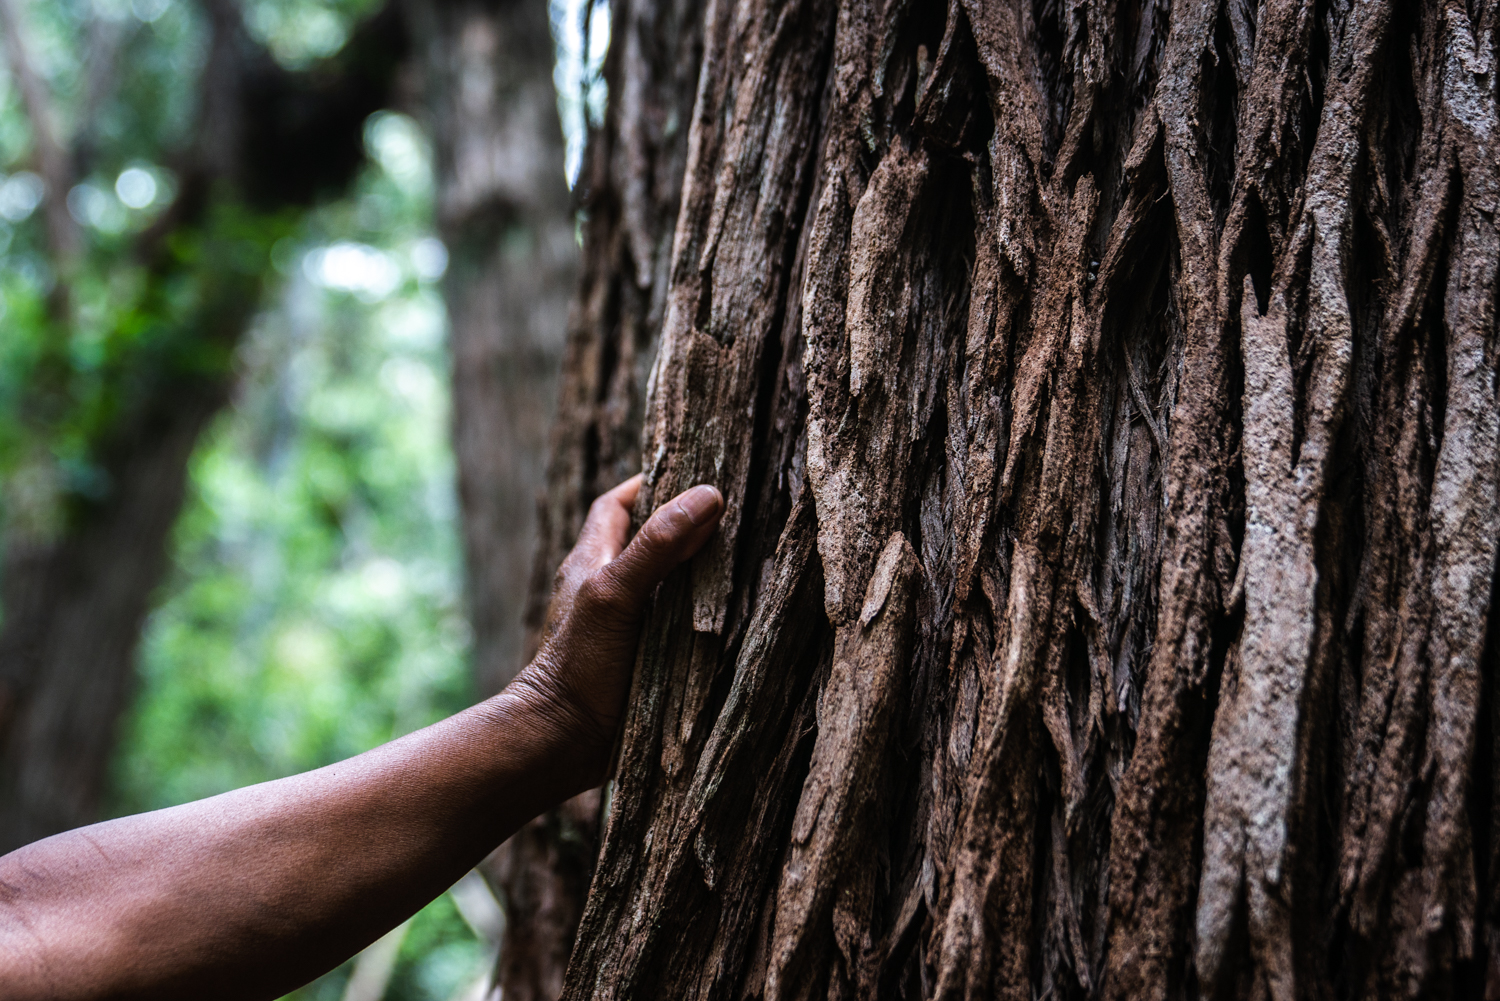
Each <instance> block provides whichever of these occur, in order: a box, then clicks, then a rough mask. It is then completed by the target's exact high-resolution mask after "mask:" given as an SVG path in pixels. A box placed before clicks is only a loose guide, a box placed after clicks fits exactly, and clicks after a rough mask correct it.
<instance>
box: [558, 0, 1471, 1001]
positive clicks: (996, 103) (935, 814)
mask: <svg viewBox="0 0 1500 1001" xmlns="http://www.w3.org/2000/svg"><path fill="white" fill-rule="evenodd" d="M634 8H635V5H634V4H632V3H629V2H624V0H622V2H617V3H616V9H615V17H616V18H617V22H616V23H617V24H618V23H621V20H622V19H623V20H624V22H625V23H629V20H628V19H629V18H630V16H631V15H630V11H631V10H633V9H634ZM1496 11H1497V7H1496V5H1494V4H1493V3H1484V2H1478V3H1468V4H1465V3H1460V2H1432V3H1418V2H1402V0H1369V2H1366V3H1362V4H1351V3H1343V2H1340V0H1326V2H1325V0H1315V2H1301V0H1287V2H1280V0H1263V2H1261V3H1258V4H1256V3H1242V2H1239V0H1222V2H1220V0H1213V2H1209V0H1202V2H1192V0H1179V2H1175V3H1171V4H1168V3H1165V2H1157V0H1143V2H1138V0H1073V2H1061V0H1059V2H1050V0H1039V2H1036V3H1025V4H1000V3H995V2H989V0H951V2H949V3H948V4H946V5H934V4H928V5H919V4H914V3H909V2H904V0H890V2H885V3H880V2H876V0H784V2H773V0H754V2H746V3H738V4H729V3H723V2H717V0H712V2H709V3H706V4H705V5H703V6H702V7H701V8H700V7H697V6H695V7H694V8H693V10H692V11H690V12H689V16H690V18H701V24H702V29H701V30H702V37H703V39H704V42H703V46H704V48H703V61H702V68H701V71H700V75H699V80H698V88H697V95H696V98H695V103H694V106H693V110H692V115H691V120H690V132H689V137H688V145H687V160H686V167H685V170H684V173H683V180H682V188H681V206H680V211H679V212H678V214H677V216H676V232H675V236H674V238H673V244H672V251H671V258H670V264H669V267H668V271H667V279H666V282H665V287H664V289H663V294H664V300H665V309H664V311H663V313H662V316H661V330H660V344H659V349H658V351H657V354H656V359H655V363H654V368H653V370H652V373H651V376H650V380H649V392H648V396H647V402H646V412H645V420H644V426H643V439H642V442H643V468H644V470H645V472H646V482H647V488H646V490H645V491H644V492H643V495H642V499H641V502H640V511H641V513H642V514H644V513H645V512H646V511H648V510H649V509H650V508H651V506H652V505H653V504H654V503H656V502H659V501H660V500H664V499H665V498H667V497H669V496H671V495H672V494H673V493H675V492H676V491H678V490H681V489H683V488H685V487H687V486H689V485H691V484H692V483H695V482H698V481H702V480H707V481H709V482H713V483H715V484H716V485H718V486H719V487H720V489H721V490H723V491H724V493H725V496H726V499H727V502H728V507H727V513H726V515H725V519H724V523H723V527H722V529H721V531H720V533H719V536H718V539H717V540H716V542H715V543H714V544H713V545H712V546H711V547H710V548H709V549H708V550H707V551H705V552H704V553H703V554H701V555H699V556H698V557H697V558H696V559H695V561H694V563H693V565H692V566H691V568H690V569H687V570H685V571H683V572H681V573H680V574H678V575H677V577H675V578H674V579H672V580H670V581H669V582H668V583H667V584H666V585H664V586H663V588H662V589H661V590H660V592H659V593H658V595H657V596H656V600H655V602H654V605H653V610H652V612H651V615H650V618H649V620H648V622H647V625H646V627H645V633H644V638H643V641H642V647H641V654H640V658H639V661H638V664H637V668H636V674H635V679H634V684H633V687H632V695H631V706H630V712H629V715H628V718H627V722H626V729H625V737H624V743H623V747H622V750H621V755H620V765H619V772H618V775H617V780H616V781H617V785H616V788H615V790H614V793H613V797H612V804H611V808H610V812H609V817H608V821H607V825H606V828H605V835H604V842H603V847H602V851H601V855H600V859H599V863H598V866H597V869H596V870H595V875H594V880H593V885H592V889H591V893H590V898H589V902H588V906H587V909H586V911H585V914H584V917H583V923H582V926H581V929H580V931H579V936H578V942H577V945H576V947H575V949H574V951H573V957H572V962H571V965H570V969H569V973H568V980H567V987H566V990H565V992H564V996H565V997H568V998H575V999H582V998H585V997H588V998H610V997H621V998H624V997H695V998H719V997H723V998H730V997H734V998H739V997H766V998H768V999H769V998H792V997H796V998H803V997H812V996H828V997H845V996H860V997H872V996H873V997H916V996H921V997H937V998H945V999H947V998H981V997H983V998H988V997H1004V998H1012V997H1013V998H1022V999H1031V998H1037V997H1057V996H1063V997H1101V998H1153V997H1155V998H1198V997H1202V998H1209V997H1214V998H1226V997H1227V998H1246V999H1261V998H1274V999H1278V1001H1279V999H1294V998H1304V997H1306V998H1314V997H1316V998H1329V997H1450V996H1462V997H1479V996H1485V997H1500V892H1497V887H1500V825H1496V824H1495V823H1494V822H1493V820H1492V817H1493V812H1494V800H1495V796H1496V793H1497V789H1496V787H1495V784H1494V783H1495V775H1496V770H1495V767H1494V754H1495V751H1496V746H1495V741H1496V739H1497V738H1496V736H1495V735H1496V734H1497V733H1500V729H1497V720H1496V719H1495V718H1494V714H1495V712H1496V709H1495V706H1496V701H1495V699H1494V695H1493V690H1492V685H1491V678H1492V674H1493V667H1494V659H1495V643H1494V639H1493V637H1492V636H1491V635H1490V630H1489V626H1490V622H1491V618H1492V607H1491V593H1492V590H1493V586H1494V581H1495V570H1496V566H1495V563H1496V546H1497V541H1500V524H1497V519H1500V496H1497V492H1500V485H1497V468H1496V463H1497V458H1500V400H1497V398H1496V394H1497V392H1500V390H1497V388H1496V387H1497V385H1500V372H1497V364H1500V345H1497V340H1496V323H1495V312H1496V308H1497V292H1500V286H1497V283H1496V274H1495V272H1496V268H1497V262H1500V233H1497V231H1496V226H1497V217H1500V216H1497V214H1500V187H1497V171H1500V155H1497V154H1500V150H1497V148H1496V143H1497V141H1500V119H1497V114H1496V100H1497V85H1500V83H1497V81H1500V72H1497V69H1496V65H1497V64H1496V40H1495V39H1496V34H1495V32H1496V27H1497V26H1496V20H1497V14H1496ZM619 37H620V36H617V44H619ZM614 73H615V75H614V76H611V77H610V82H611V85H612V87H617V86H618V83H617V81H621V80H623V79H624V77H623V75H622V74H621V73H620V69H619V64H618V63H617V64H616V66H615V70H614ZM618 93H619V92H618V90H612V94H616V95H618ZM610 128H611V129H616V130H618V128H619V126H618V125H617V124H616V125H612V126H610ZM613 134H614V135H619V134H620V133H619V132H618V131H616V132H614V133H613ZM659 162H660V161H653V160H651V159H649V158H648V159H646V160H642V161H639V162H638V163H637V165H636V166H635V167H634V168H633V169H634V170H637V171H642V172H649V171H650V170H652V169H653V168H656V167H657V165H658V164H659ZM648 176H649V175H648ZM586 267H587V268H592V269H599V268H604V269H608V268H611V267H614V268H616V269H618V272H617V273H619V274H622V275H627V276H628V274H629V272H626V271H624V269H623V268H621V266H620V262H619V261H618V259H617V258H614V257H611V256H610V255H609V254H608V253H606V252H605V251H604V250H603V249H602V247H601V245H600V244H599V243H597V242H595V243H593V244H591V245H590V246H589V247H587V248H586ZM591 273H594V272H591ZM616 280H617V281H618V280H621V279H619V278H617V279H616ZM596 281H597V279H596ZM595 287H597V286H595ZM582 301H583V302H584V303H587V302H588V301H589V300H588V299H587V298H584V299H583V300H582ZM586 316H588V319H587V320H586V322H588V323H593V324H596V325H597V327H596V332H595V333H593V334H592V335H591V336H593V337H595V338H604V337H606V336H607V332H608V330H609V329H610V328H609V325H608V323H606V322H604V320H603V319H601V318H596V317H595V316H590V315H588V314H586ZM564 392H565V394H566V393H567V392H568V390H566V389H565V390H564ZM562 496H563V497H564V498H565V499H566V502H567V503H573V500H572V499H571V497H569V495H568V494H567V493H566V492H565V491H564V492H563V493H562ZM553 503H558V501H557V500H556V499H554V501H553Z"/></svg>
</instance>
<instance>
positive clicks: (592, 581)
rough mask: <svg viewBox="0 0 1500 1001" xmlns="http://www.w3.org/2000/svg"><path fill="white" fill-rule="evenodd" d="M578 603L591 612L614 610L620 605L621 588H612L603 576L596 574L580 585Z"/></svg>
mask: <svg viewBox="0 0 1500 1001" xmlns="http://www.w3.org/2000/svg"><path fill="white" fill-rule="evenodd" d="M576 600H577V603H578V604H579V606H581V607H583V608H585V609H588V610H590V611H594V612H598V611H603V610H613V609H615V608H616V607H618V606H619V604H620V596H619V588H617V587H612V586H611V585H610V582H609V581H608V580H606V579H604V575H603V574H597V573H596V574H594V575H592V576H590V577H587V578H585V579H584V580H583V581H582V582H580V583H579V585H578V592H577V599H576Z"/></svg>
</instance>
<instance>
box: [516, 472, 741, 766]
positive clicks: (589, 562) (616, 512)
mask: <svg viewBox="0 0 1500 1001" xmlns="http://www.w3.org/2000/svg"><path fill="white" fill-rule="evenodd" d="M640 487H641V477H640V476H634V477H632V478H630V479H628V480H626V481H625V482H624V483H622V484H620V485H619V486H617V487H615V488H614V489H613V490H611V491H609V492H608V493H606V494H604V495H603V496H601V497H600V498H599V499H598V500H596V501H594V505H593V507H592V508H590V509H589V516H588V519H587V520H586V521H585V522H584V525H583V530H582V531H581V532H580V533H579V534H578V544H577V545H576V546H574V547H573V551H572V552H571V553H569V554H568V557H567V559H565V560H563V563H562V566H561V567H559V568H558V571H557V578H556V580H555V581H554V583H553V587H552V604H551V606H550V607H549V608H548V611H547V623H546V627H545V629H544V630H543V634H542V645H541V649H540V650H539V651H538V652H537V655H536V659H535V660H533V661H532V662H531V663H530V664H529V665H527V667H526V668H525V670H523V671H522V672H521V673H520V674H519V675H517V676H516V679H515V680H514V681H512V682H511V683H510V685H509V687H508V688H507V689H506V692H507V693H509V694H513V695H515V696H516V697H519V698H521V699H522V700H524V701H525V702H527V703H528V706H529V708H531V709H532V710H533V711H535V712H536V713H538V714H539V715H541V716H542V717H543V718H544V719H546V720H548V721H550V724H551V726H552V727H554V728H555V729H556V730H557V731H558V732H557V733H556V734H555V736H556V737H557V738H558V739H559V741H560V745H559V746H561V747H565V748H568V750H569V754H570V757H571V756H576V758H577V765H578V767H579V768H580V769H581V771H582V774H583V779H582V781H583V782H584V783H585V784H584V785H583V786H582V788H589V787H591V786H593V785H597V784H598V783H599V782H600V781H602V780H603V779H604V777H605V771H606V769H607V768H608V767H609V754H610V751H611V749H612V748H613V745H614V739H615V733H616V732H617V731H618V730H619V728H620V719H621V716H622V714H623V713H624V709H625V696H626V694H627V693H628V692H629V690H630V675H631V671H632V670H633V669H634V667H635V649H636V640H637V638H638V636H639V633H640V619H641V612H642V611H643V610H644V608H645V605H646V601H647V599H648V598H650V597H651V592H652V591H653V589H654V588H655V587H656V585H657V584H658V583H660V582H661V580H662V579H663V578H664V577H666V576H667V574H668V573H670V572H671V571H672V570H673V569H675V568H676V567H677V566H678V565H680V564H681V563H682V562H683V561H684V560H686V559H688V558H689V557H690V556H692V555H693V554H694V553H696V552H697V551H698V550H699V548H700V547H702V545H703V543H705V542H707V541H708V539H709V537H710V536H711V535H713V533H714V529H715V528H716V527H717V526H718V523H719V518H720V516H721V515H722V514H723V512H724V498H723V496H722V495H721V494H720V493H719V491H718V490H716V489H714V488H713V487H710V486H706V485H699V486H696V487H693V488H692V489H690V490H687V491H685V492H683V493H681V494H678V495H677V496H676V497H674V498H672V500H670V501H668V502H667V503H666V504H664V505H662V506H661V507H659V508H657V510H656V513H654V514H653V515H652V516H651V517H650V519H649V520H647V522H646V524H645V525H643V526H641V530H640V531H639V532H637V533H636V536H635V538H634V539H632V540H631V541H630V544H629V545H628V546H627V545H625V540H626V537H627V536H628V534H629V532H630V508H631V505H632V504H634V503H635V498H636V494H637V493H639V492H640ZM622 547H623V550H622Z"/></svg>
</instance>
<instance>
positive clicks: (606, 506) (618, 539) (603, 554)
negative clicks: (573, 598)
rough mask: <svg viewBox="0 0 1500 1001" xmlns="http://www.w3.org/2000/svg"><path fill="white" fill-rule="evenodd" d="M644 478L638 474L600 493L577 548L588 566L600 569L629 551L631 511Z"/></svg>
mask: <svg viewBox="0 0 1500 1001" xmlns="http://www.w3.org/2000/svg"><path fill="white" fill-rule="evenodd" d="M641 479H642V476H641V474H640V473H636V474H635V475H634V476H632V477H631V478H630V479H628V480H626V481H625V482H624V483H621V484H620V485H619V486H617V487H615V488H614V489H612V490H606V491H605V492H604V493H602V494H600V495H599V496H598V497H597V498H596V499H595V500H594V503H593V505H592V506H590V507H589V516H588V518H587V519H586V520H585V521H584V523H583V528H582V529H581V530H580V531H579V532H578V543H577V544H576V545H575V546H574V547H573V552H574V553H575V554H576V555H577V556H578V557H579V558H580V559H581V561H582V563H583V564H584V566H586V567H589V568H590V569H595V570H597V569H598V568H599V567H602V566H604V564H606V563H608V562H609V561H610V560H613V559H614V558H615V557H616V556H619V555H620V550H622V549H624V548H625V540H626V539H627V538H628V537H629V536H630V509H631V506H632V505H634V504H635V498H636V495H637V494H639V493H640V492H641Z"/></svg>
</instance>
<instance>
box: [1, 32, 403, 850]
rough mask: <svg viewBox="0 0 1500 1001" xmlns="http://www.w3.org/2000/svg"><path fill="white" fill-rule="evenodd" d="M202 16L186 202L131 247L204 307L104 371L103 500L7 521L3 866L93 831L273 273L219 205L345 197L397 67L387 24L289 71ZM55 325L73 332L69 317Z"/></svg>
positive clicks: (65, 498)
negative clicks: (140, 654)
mask: <svg viewBox="0 0 1500 1001" xmlns="http://www.w3.org/2000/svg"><path fill="white" fill-rule="evenodd" d="M207 6H208V12H209V15H210V22H211V28H212V31H211V37H210V43H209V47H210V52H209V58H208V59H207V61H206V69H205V71H204V74H203V77H202V79H201V81H200V84H201V91H202V99H201V100H202V104H201V108H200V112H199V115H200V127H199V131H198V135H197V137H196V143H195V146H194V148H193V149H192V150H191V151H190V152H189V155H188V156H187V157H186V164H185V168H184V170H183V175H184V176H183V183H182V191H181V194H180V195H179V197H178V199H177V201H176V203H175V204H174V205H173V206H172V207H170V208H169V209H168V210H167V212H166V213H165V214H164V216H163V218H162V219H161V220H160V221H159V222H158V224H157V225H156V226H155V227H153V229H151V230H149V231H147V232H146V233H145V234H143V237H142V239H141V240H140V242H139V244H138V246H137V247H136V248H135V249H136V252H137V253H138V255H139V256H140V258H141V259H142V261H143V263H144V264H145V266H146V270H147V272H148V281H150V282H152V283H155V284H156V285H158V286H167V285H170V284H171V283H174V282H175V283H178V284H182V283H184V280H185V279H191V278H192V277H193V276H192V275H190V274H187V273H186V272H188V271H189V270H190V269H192V268H195V267H196V268H199V269H201V274H200V275H198V276H197V277H198V280H197V283H196V285H195V286H194V289H195V292H196V294H197V296H198V301H197V303H196V306H195V308H194V310H193V312H192V313H191V314H190V315H189V316H188V317H187V318H186V319H185V320H182V321H181V326H180V328H177V329H171V330H167V331H165V332H161V333H160V334H159V336H154V337H151V338H143V339H142V340H143V341H145V342H149V343H148V346H147V348H145V349H143V350H141V351H139V352H137V353H135V354H133V355H131V356H129V357H127V358H125V359H124V360H123V362H122V363H120V364H119V365H117V366H116V369H118V370H117V371H113V372H112V373H111V375H110V377H111V378H114V379H115V380H116V385H114V386H113V387H112V389H113V391H114V392H115V394H116V400H115V402H116V412H115V414H114V416H113V418H112V420H111V421H110V422H109V426H108V427H107V429H105V430H104V431H103V432H102V433H101V434H100V435H99V436H98V438H97V440H93V441H90V442H89V446H90V449H91V454H90V456H89V458H90V460H91V461H92V462H93V463H94V465H95V466H96V468H97V469H98V470H99V471H100V473H101V475H100V477H99V480H100V484H99V485H102V488H103V489H102V490H94V491H92V492H86V493H80V492H75V491H70V490H68V489H63V490H59V491H57V492H56V493H55V494H53V493H45V494H44V495H43V496H42V497H41V499H40V501H35V500H34V501H33V506H35V505H36V504H38V503H39V504H41V505H43V506H49V507H51V506H55V507H56V508H58V509H60V511H61V514H60V515H56V516H55V517H46V518H40V517H38V518H28V517H24V512H20V513H19V514H18V508H19V507H21V505H12V506H11V509H10V510H9V511H8V512H7V515H8V521H7V524H6V526H5V538H4V543H5V555H4V567H3V573H4V577H3V583H0V587H3V591H0V602H3V608H4V613H5V617H4V626H3V628H0V854H3V853H5V852H9V851H11V850H13V849H15V848H18V847H20V846H21V845H24V844H27V843H28V842H30V841H34V840H36V839H38V838H42V837H46V836H47V835H50V834H55V833H57V832H58V831H62V830H67V829H69V828H73V827H78V826H80V825H83V824H88V823H91V822H93V821H94V820H96V819H98V811H99V808H100V803H101V799H102V796H103V793H104V787H105V778H106V774H107V766H108V761H109V756H110V754H111V752H112V751H113V750H114V744H115V728H116V723H117V721H118V719H119V716H120V714H121V712H122V711H123V710H124V708H125V705H126V702H127V700H128V696H129V693H130V689H131V685H132V682H133V679H134V666H135V650H136V646H137V642H138V640H139V636H140V631H141V626H142V623H143V622H144V619H145V616H146V612H147V610H148V607H149V601H150V597H151V593H152V591H153V590H154V589H155V587H156V585H157V583H158V582H159V581H160V579H161V576H162V573H163V571H164V569H165V565H166V547H167V540H168V537H169V534H170V531H171V527H172V524H173V523H174V521H175V520H176V515H177V512H178V510H179V509H180V507H181V503H182V498H183V494H184V490H185V488H186V478H187V466H188V459H189V458H190V456H191V454H192V450H193V446H194V445H195V444H196V442H197V439H198V435H199V433H200V432H201V431H202V430H203V428H204V427H205V426H206V425H207V424H208V422H209V420H210V419H211V418H212V417H213V416H214V414H216V413H217V412H218V411H219V409H220V408H221V407H222V406H223V405H224V404H225V402H226V401H227V400H228V397H229V390H230V385H231V381H232V378H233V367H232V358H233V352H234V348H235V345H236V344H237V343H238V341H239V338H240V335H241V334H242V332H243V331H244V330H245V328H246V326H247V325H248V323H249V321H250V319H251V317H252V316H253V314H254V311H255V310H256V309H257V308H258V306H259V302H260V295H261V291H262V284H263V282H262V279H263V277H264V273H265V271H266V270H267V269H266V267H265V264H264V263H263V264H262V265H261V267H260V268H259V269H258V270H257V269H254V268H251V269H248V270H247V269H246V268H245V267H244V266H243V262H242V261H241V260H236V259H235V256H234V255H235V254H237V253H239V254H242V253H243V251H242V249H241V248H240V246H239V245H237V244H236V245H234V246H225V245H223V242H222V241H216V240H215V238H214V236H213V234H212V233H211V232H209V231H208V230H209V225H210V222H209V221H210V219H211V217H212V214H213V206H214V201H215V200H216V199H226V198H227V199H233V200H239V201H241V202H242V203H243V202H248V203H249V204H250V205H251V206H253V207H254V208H257V209H261V210H265V211H269V212H276V211H282V210H285V209H286V208H287V207H289V206H302V205H305V204H306V203H307V202H309V201H310V200H311V199H313V198H314V197H317V196H321V195H324V194H327V193H328V192H329V191H330V190H332V191H337V190H339V189H340V188H342V187H343V186H344V185H346V184H347V183H348V182H349V181H350V180H352V178H353V175H354V172H355V170H356V169H357V168H358V166H359V164H360V163H361V162H362V159H363V142H362V129H363V125H364V120H365V118H366V117H367V116H368V115H369V114H370V113H371V112H373V111H375V110H377V109H378V108H380V107H382V106H383V105H385V104H386V103H387V101H388V98H389V96H390V94H391V89H392V84H393V81H394V77H395V72H394V70H395V66H396V65H397V63H398V62H399V61H400V59H401V58H402V54H403V47H404V44H405V41H404V39H405V34H404V28H403V26H402V24H401V22H400V21H399V20H398V19H396V18H394V17H393V16H392V15H391V12H389V11H387V12H383V13H381V14H378V15H376V16H375V17H372V18H371V19H369V20H368V21H367V22H365V24H363V25H362V26H361V27H360V28H359V29H358V31H357V32H356V33H355V35H354V37H353V38H352V39H351V41H350V43H349V44H348V45H347V46H346V47H345V50H344V52H343V53H341V54H340V55H339V56H337V57H334V58H333V59H330V60H328V61H327V62H326V64H325V65H322V66H319V67H316V68H315V69H313V70H311V71H309V72H306V73H298V74H292V73H288V72H286V71H285V70H282V69H280V68H279V67H277V66H276V65H275V64H274V63H273V62H272V61H271V59H270V56H269V55H268V54H267V53H265V52H264V51H262V50H261V49H260V48H259V47H258V46H256V45H255V44H254V43H253V42H252V41H251V40H250V38H249V36H248V35H247V34H246V32H245V30H244V28H243V26H242V25H241V23H240V19H239V18H240V13H239V9H238V7H237V6H234V5H232V4H227V3H213V4H209V5H207ZM63 190H66V185H65V184H64V185H63ZM174 237H175V238H181V239H190V238H191V239H196V240H197V241H198V242H199V244H200V248H199V252H200V254H201V259H199V260H184V259H180V258H178V257H176V256H175V255H174V253H173V252H172V251H171V249H170V240H171V238H174ZM53 249H54V252H55V253H64V252H67V248H61V247H55V248H53ZM59 319H60V320H61V322H66V310H63V311H62V315H61V316H60V318H59ZM42 391H45V388H44V389H43V390H42ZM38 409H44V408H42V407H39V408H38ZM49 514H50V512H49Z"/></svg>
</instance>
